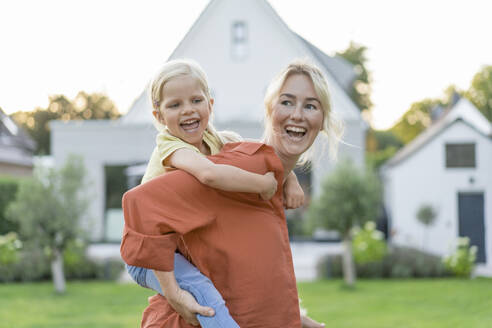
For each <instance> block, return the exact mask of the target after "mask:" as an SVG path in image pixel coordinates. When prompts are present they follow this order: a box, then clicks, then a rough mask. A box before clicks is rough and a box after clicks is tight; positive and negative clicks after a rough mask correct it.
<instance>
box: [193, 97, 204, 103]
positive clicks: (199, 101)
mask: <svg viewBox="0 0 492 328" xmlns="http://www.w3.org/2000/svg"><path fill="white" fill-rule="evenodd" d="M202 101H203V99H201V98H197V99H193V101H192V102H193V103H194V104H199V103H201V102H202Z"/></svg>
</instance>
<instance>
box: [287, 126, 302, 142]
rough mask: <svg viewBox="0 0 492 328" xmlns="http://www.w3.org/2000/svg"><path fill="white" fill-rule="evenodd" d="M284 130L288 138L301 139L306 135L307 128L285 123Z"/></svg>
mask: <svg viewBox="0 0 492 328" xmlns="http://www.w3.org/2000/svg"><path fill="white" fill-rule="evenodd" d="M285 132H286V133H287V135H288V136H289V138H290V139H293V140H301V139H302V138H303V137H304V136H305V135H306V132H307V129H306V128H303V127H300V126H294V125H287V126H286V127H285Z"/></svg>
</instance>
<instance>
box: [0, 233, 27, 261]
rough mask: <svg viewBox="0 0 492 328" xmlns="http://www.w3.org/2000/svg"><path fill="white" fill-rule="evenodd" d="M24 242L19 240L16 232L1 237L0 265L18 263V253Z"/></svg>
mask: <svg viewBox="0 0 492 328" xmlns="http://www.w3.org/2000/svg"><path fill="white" fill-rule="evenodd" d="M21 247H22V242H21V241H20V240H19V239H17V234H16V233H15V232H9V233H8V234H6V235H0V265H9V264H11V263H14V262H16V261H17V256H18V255H17V253H18V251H19V249H20V248H21Z"/></svg>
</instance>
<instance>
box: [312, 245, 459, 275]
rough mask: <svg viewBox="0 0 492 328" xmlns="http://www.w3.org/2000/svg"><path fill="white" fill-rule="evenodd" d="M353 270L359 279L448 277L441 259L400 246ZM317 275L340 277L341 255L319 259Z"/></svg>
mask: <svg viewBox="0 0 492 328" xmlns="http://www.w3.org/2000/svg"><path fill="white" fill-rule="evenodd" d="M356 269H357V275H358V276H359V277H361V278H429V277H445V276H449V275H450V272H449V271H448V270H446V268H445V266H444V265H443V263H442V260H441V258H440V257H438V256H435V255H432V254H428V253H424V252H422V251H419V250H416V249H413V248H408V247H400V246H392V247H390V248H389V249H388V252H387V254H386V255H385V256H384V257H383V258H382V260H381V261H377V262H366V263H356ZM317 273H318V277H319V278H329V277H334V278H339V277H341V276H342V260H341V256H340V255H336V256H333V255H329V256H325V257H323V258H321V260H320V261H319V262H318V265H317Z"/></svg>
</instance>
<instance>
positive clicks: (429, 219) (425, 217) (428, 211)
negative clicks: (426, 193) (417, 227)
mask: <svg viewBox="0 0 492 328" xmlns="http://www.w3.org/2000/svg"><path fill="white" fill-rule="evenodd" d="M436 217H437V212H436V210H435V209H434V207H432V205H429V204H424V205H422V206H420V207H419V209H418V210H417V220H419V222H420V223H422V224H423V225H425V226H426V227H428V226H431V225H432V224H433V223H434V221H435V220H436Z"/></svg>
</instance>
